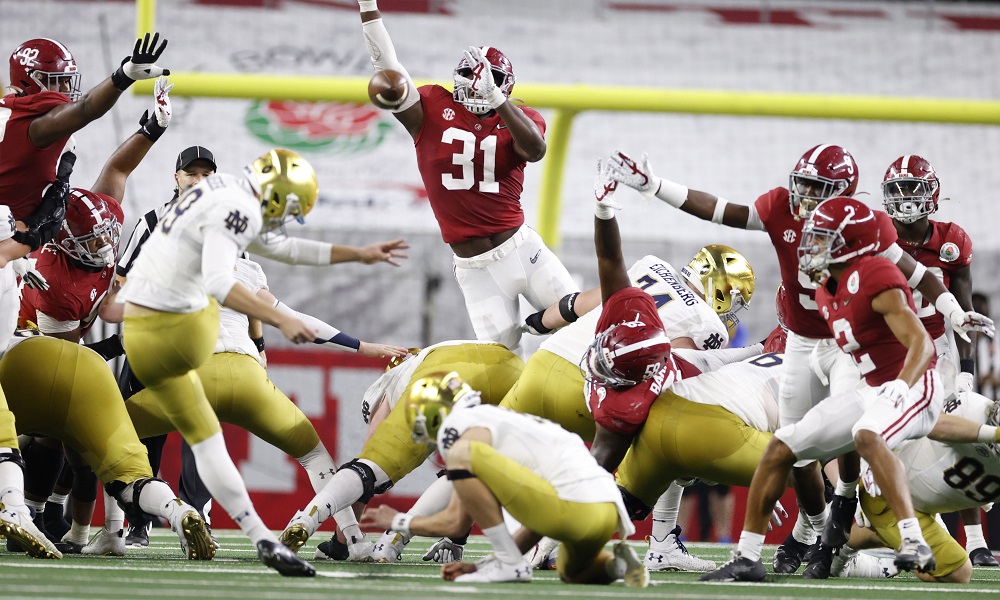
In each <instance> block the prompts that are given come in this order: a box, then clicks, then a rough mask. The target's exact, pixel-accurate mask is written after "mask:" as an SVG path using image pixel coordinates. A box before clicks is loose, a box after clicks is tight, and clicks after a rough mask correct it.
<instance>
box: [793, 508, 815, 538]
mask: <svg viewBox="0 0 1000 600" xmlns="http://www.w3.org/2000/svg"><path fill="white" fill-rule="evenodd" d="M792 537H793V538H795V541H797V542H801V543H803V544H806V545H807V546H812V545H813V544H815V543H816V537H817V535H816V530H815V529H814V528H813V524H812V523H810V522H809V518H808V515H806V511H804V510H802V507H801V506H800V507H799V516H797V517H795V526H794V527H792Z"/></svg>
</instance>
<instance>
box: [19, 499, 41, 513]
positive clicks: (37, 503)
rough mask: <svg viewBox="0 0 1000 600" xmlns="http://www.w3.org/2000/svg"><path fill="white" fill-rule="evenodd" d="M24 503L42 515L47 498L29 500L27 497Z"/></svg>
mask: <svg viewBox="0 0 1000 600" xmlns="http://www.w3.org/2000/svg"><path fill="white" fill-rule="evenodd" d="M24 504H25V505H26V506H28V507H29V508H31V509H32V510H34V511H35V514H36V515H40V514H42V513H43V512H44V511H45V500H28V499H27V498H25V499H24Z"/></svg>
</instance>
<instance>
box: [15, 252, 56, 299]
mask: <svg viewBox="0 0 1000 600" xmlns="http://www.w3.org/2000/svg"><path fill="white" fill-rule="evenodd" d="M11 264H12V265H13V266H14V272H15V273H17V276H18V277H20V278H21V281H22V282H24V285H26V286H28V287H30V288H34V289H36V290H41V291H43V292H44V291H45V290H47V289H49V282H48V281H46V280H45V277H43V276H42V274H41V273H39V272H38V271H36V270H35V259H33V258H28V257H21V258H18V259H14V260H12V261H11Z"/></svg>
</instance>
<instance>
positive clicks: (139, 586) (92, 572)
mask: <svg viewBox="0 0 1000 600" xmlns="http://www.w3.org/2000/svg"><path fill="white" fill-rule="evenodd" d="M216 534H217V536H218V538H219V540H220V542H221V543H222V550H221V551H219V554H218V555H217V556H216V559H215V560H214V561H213V562H210V563H201V562H189V561H187V560H184V558H183V557H182V555H181V553H180V549H179V547H178V544H177V539H176V537H175V536H174V535H173V534H172V533H170V532H165V531H164V530H162V529H157V530H154V531H153V535H152V536H151V543H150V547H149V548H147V549H136V550H133V549H131V548H130V549H128V550H127V553H126V556H125V558H111V557H82V556H67V557H66V558H64V559H63V560H60V561H43V560H32V559H30V558H28V557H26V556H23V555H15V554H11V553H2V554H3V556H2V558H0V582H2V583H0V594H2V596H0V597H2V598H4V600H10V599H13V598H53V599H56V598H199V599H205V600H224V599H228V598H239V599H247V600H249V599H256V598H274V599H277V600H310V599H313V598H315V599H322V600H330V599H332V598H349V597H355V598H362V597H364V598H369V599H373V600H375V599H378V600H408V599H410V598H470V597H475V598H483V599H492V598H496V599H505V600H521V599H524V600H529V599H532V598H539V599H542V598H544V599H552V600H555V599H558V600H564V599H571V598H599V599H614V598H622V599H625V598H639V597H656V598H685V599H688V598H690V599H699V598H706V599H708V598H796V599H802V598H865V599H868V598H898V599H901V600H902V599H912V598H918V599H920V600H925V599H926V600H932V599H937V598H940V599H942V600H943V599H945V598H949V597H950V598H951V600H954V596H955V595H956V594H968V595H969V596H970V597H971V598H986V597H998V596H1000V569H985V568H977V569H976V571H975V574H974V575H973V581H972V583H971V584H969V585H966V586H944V585H932V584H925V583H921V582H920V581H918V580H917V579H916V578H915V577H913V576H912V575H909V574H904V575H901V576H899V577H896V578H895V579H889V580H881V581H878V580H868V579H831V580H827V581H825V582H812V581H805V580H803V579H802V578H801V577H800V576H797V575H794V576H783V575H772V576H770V577H769V578H768V582H767V583H754V584H703V583H698V582H697V579H698V576H697V575H696V574H693V573H653V575H652V585H651V586H650V587H649V588H648V589H646V590H633V589H629V588H626V587H625V586H624V585H623V584H621V583H617V584H614V585H612V586H607V587H605V586H570V585H565V584H563V583H560V582H559V580H558V578H557V577H556V575H555V573H553V572H538V571H536V572H535V575H534V581H532V582H531V583H529V584H495V585H489V586H471V585H460V584H455V583H449V582H445V581H442V580H441V579H440V577H439V568H438V566H437V565H434V564H430V563H424V562H422V561H421V560H420V556H421V554H422V553H423V552H424V550H425V549H426V548H427V547H428V546H429V545H430V543H431V541H430V540H423V539H418V540H415V541H414V542H413V543H411V544H410V546H409V547H408V548H407V553H406V555H405V560H404V561H403V562H401V563H397V564H395V565H371V564H368V565H365V564H346V563H335V562H330V561H315V562H314V563H313V564H314V565H315V566H316V569H317V571H318V576H317V577H316V578H315V579H292V578H287V577H282V576H280V575H278V574H277V573H275V572H273V571H271V570H269V569H267V568H266V567H264V566H263V565H261V564H259V563H258V562H257V557H256V552H255V551H254V550H253V549H252V547H251V545H250V543H249V541H248V540H247V539H246V538H245V537H243V536H242V535H241V534H240V533H239V532H236V531H220V532H216ZM323 539H326V538H325V536H317V537H316V538H314V541H316V542H319V541H322V540H323ZM689 548H690V549H691V550H692V552H693V553H695V554H697V555H698V556H701V557H703V558H708V559H711V560H715V561H723V560H725V559H726V558H727V557H728V555H729V550H730V548H729V547H728V546H720V545H716V544H690V545H689ZM314 550H315V545H314V544H309V545H307V546H306V547H305V548H304V549H303V551H302V555H303V556H307V557H311V556H312V554H313V551H314ZM643 550H644V548H641V547H637V551H638V552H639V553H640V556H641V554H642V552H643ZM487 551H488V544H487V543H486V541H485V539H484V538H473V539H472V540H471V541H470V543H469V546H468V549H467V552H466V557H468V558H471V559H473V560H475V559H478V558H480V557H481V556H483V555H484V554H485V553H486V552H487ZM773 551H774V549H773V548H768V549H766V550H765V562H769V561H770V557H771V554H772V553H773ZM984 595H985V596H984Z"/></svg>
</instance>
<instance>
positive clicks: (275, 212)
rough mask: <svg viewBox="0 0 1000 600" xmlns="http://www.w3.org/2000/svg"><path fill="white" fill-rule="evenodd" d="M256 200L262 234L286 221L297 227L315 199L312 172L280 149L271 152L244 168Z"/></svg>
mask: <svg viewBox="0 0 1000 600" xmlns="http://www.w3.org/2000/svg"><path fill="white" fill-rule="evenodd" d="M244 171H245V172H246V174H247V176H248V177H249V178H250V180H251V181H252V182H253V184H254V191H255V192H257V196H258V198H260V209H261V213H262V214H263V215H264V228H263V231H264V232H268V231H271V230H273V229H276V228H279V227H281V226H282V225H283V224H284V223H285V222H286V221H287V220H288V219H289V217H293V218H295V219H296V220H297V221H298V222H299V223H302V222H304V217H305V216H306V215H307V214H308V213H309V211H310V210H312V207H313V206H314V205H315V204H316V198H318V197H319V185H318V184H317V182H316V171H314V170H313V168H312V165H310V164H309V162H308V161H307V160H306V159H304V158H302V157H301V156H299V155H298V154H296V153H295V152H292V151H291V150H285V149H284V148H273V149H271V150H269V151H268V152H267V154H265V155H263V156H261V157H260V158H258V159H257V160H255V161H253V162H252V163H250V164H249V165H247V166H246V167H245V168H244Z"/></svg>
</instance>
